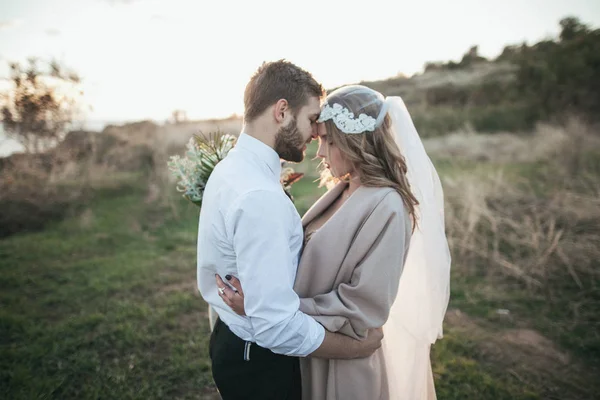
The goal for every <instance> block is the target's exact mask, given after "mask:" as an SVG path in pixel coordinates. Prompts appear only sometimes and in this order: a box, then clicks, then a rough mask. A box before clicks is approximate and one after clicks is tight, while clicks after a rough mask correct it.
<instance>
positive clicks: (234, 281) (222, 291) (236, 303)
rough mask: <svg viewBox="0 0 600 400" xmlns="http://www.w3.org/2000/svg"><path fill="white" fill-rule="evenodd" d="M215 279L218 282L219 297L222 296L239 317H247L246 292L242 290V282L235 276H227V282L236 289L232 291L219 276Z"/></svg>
mask: <svg viewBox="0 0 600 400" xmlns="http://www.w3.org/2000/svg"><path fill="white" fill-rule="evenodd" d="M215 278H216V280H217V288H218V291H219V296H221V299H223V301H224V302H225V304H227V305H228V306H229V308H231V309H232V310H233V311H234V312H235V313H236V314H237V315H241V316H246V310H244V291H243V290H242V284H241V283H240V280H239V279H238V278H236V277H235V276H233V275H225V278H226V279H227V281H228V282H229V283H230V284H231V286H233V287H234V289H231V287H229V285H227V284H226V283H225V282H223V279H221V277H220V276H219V275H218V274H217V275H215Z"/></svg>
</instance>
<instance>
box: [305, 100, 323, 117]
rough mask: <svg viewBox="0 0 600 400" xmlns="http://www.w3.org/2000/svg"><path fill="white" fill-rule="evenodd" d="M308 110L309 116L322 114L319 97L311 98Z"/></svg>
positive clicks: (307, 106)
mask: <svg viewBox="0 0 600 400" xmlns="http://www.w3.org/2000/svg"><path fill="white" fill-rule="evenodd" d="M306 110H307V111H308V113H309V114H320V113H321V101H320V100H319V98H318V97H311V98H310V99H309V100H308V104H307V105H306Z"/></svg>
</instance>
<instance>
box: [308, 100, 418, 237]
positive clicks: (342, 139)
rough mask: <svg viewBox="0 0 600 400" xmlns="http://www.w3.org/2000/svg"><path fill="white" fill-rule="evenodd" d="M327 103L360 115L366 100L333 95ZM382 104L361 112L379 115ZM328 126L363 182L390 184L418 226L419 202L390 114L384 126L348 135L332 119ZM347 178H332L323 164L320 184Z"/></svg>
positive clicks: (331, 141) (331, 138)
mask: <svg viewBox="0 0 600 400" xmlns="http://www.w3.org/2000/svg"><path fill="white" fill-rule="evenodd" d="M327 102H328V103H330V104H333V103H338V104H341V105H342V106H343V107H346V108H348V109H349V110H350V111H351V112H353V113H354V114H355V115H358V114H359V113H358V112H356V111H355V110H357V109H358V108H359V105H360V104H361V103H364V99H361V95H360V94H356V95H352V96H345V97H344V98H343V99H342V98H336V96H330V97H328V98H327ZM380 107H381V105H380V104H379V105H378V104H377V103H376V104H373V105H370V106H367V107H363V108H361V109H360V113H364V114H367V115H370V116H372V117H373V118H377V116H378V114H379V108H380ZM325 127H326V129H327V137H328V140H329V143H330V144H333V145H334V146H336V147H337V148H338V149H339V150H340V153H341V155H342V158H343V159H344V160H346V161H347V162H349V163H350V164H351V165H352V168H353V169H354V171H355V172H356V173H357V174H358V176H359V178H360V183H361V185H363V186H369V187H391V188H394V189H395V190H396V191H397V192H398V194H400V197H402V201H403V202H404V205H405V206H406V208H407V210H408V213H409V215H410V217H411V219H412V226H413V230H414V229H415V227H416V226H417V218H416V214H415V213H416V207H417V205H418V204H419V202H418V200H417V198H416V197H415V196H414V195H413V193H412V191H411V189H410V184H409V182H408V179H407V177H406V173H407V167H406V161H405V159H404V156H403V155H402V153H401V152H400V149H399V148H398V145H397V144H396V141H395V140H394V132H393V130H392V120H391V118H390V116H389V115H386V116H385V118H384V120H383V123H382V124H381V126H379V127H378V128H376V129H375V130H374V131H373V132H368V131H367V132H364V133H361V134H347V133H344V132H342V131H340V130H339V129H338V127H337V126H336V125H335V123H334V122H333V120H331V119H330V120H328V121H325ZM329 147H330V146H328V149H329ZM321 165H323V164H321ZM346 177H347V176H346ZM346 177H341V178H336V177H333V176H332V175H331V173H330V171H329V170H328V169H326V168H323V167H322V168H321V184H320V186H327V187H330V186H331V185H332V184H335V183H337V182H339V181H340V180H345V178H346Z"/></svg>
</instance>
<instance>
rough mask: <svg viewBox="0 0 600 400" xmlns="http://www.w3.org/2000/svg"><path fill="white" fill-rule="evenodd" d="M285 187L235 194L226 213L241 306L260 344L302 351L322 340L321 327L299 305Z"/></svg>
mask: <svg viewBox="0 0 600 400" xmlns="http://www.w3.org/2000/svg"><path fill="white" fill-rule="evenodd" d="M287 201H288V200H287V199H285V198H284V197H283V193H277V192H275V191H267V190H257V191H254V192H250V193H247V194H245V195H243V196H242V197H241V198H240V199H238V200H237V201H236V202H235V204H234V205H233V206H232V208H231V209H230V211H229V212H228V214H227V215H226V217H225V218H226V219H225V223H226V227H227V230H228V232H227V235H228V237H230V238H232V242H233V248H234V251H235V254H236V264H237V269H238V273H239V278H240V280H241V281H242V282H244V292H245V299H244V307H245V312H246V315H247V318H248V320H249V322H250V324H251V325H252V328H253V331H254V340H255V341H256V343H257V344H258V345H259V346H262V347H266V348H268V349H270V350H272V351H273V352H275V353H279V354H285V355H295V356H306V355H308V354H310V353H312V352H313V351H315V350H316V349H317V348H318V347H319V346H321V344H322V342H323V340H324V338H325V329H324V328H323V327H322V326H321V325H320V324H319V323H317V322H316V321H315V320H314V319H313V318H310V317H309V316H308V315H306V314H304V313H301V312H300V311H299V305H300V300H299V298H298V295H297V294H296V293H295V292H294V290H293V283H294V278H295V276H294V268H293V265H292V263H293V262H294V258H295V257H296V256H295V255H293V254H291V251H290V243H289V239H290V235H291V230H292V229H293V224H294V223H295V221H294V220H293V215H292V213H291V210H290V209H289V204H287Z"/></svg>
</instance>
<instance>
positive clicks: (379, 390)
mask: <svg viewBox="0 0 600 400" xmlns="http://www.w3.org/2000/svg"><path fill="white" fill-rule="evenodd" d="M346 185H347V184H346V183H340V184H338V185H336V186H335V187H334V188H332V189H331V190H329V191H328V192H327V193H325V194H324V195H323V196H322V197H321V198H320V199H319V200H318V201H317V202H316V203H315V204H314V205H313V206H312V207H311V209H310V210H308V211H307V213H306V215H305V216H304V218H303V219H302V224H303V226H304V227H305V228H306V226H307V225H308V224H309V223H310V222H311V221H312V220H313V219H315V218H316V217H318V216H319V215H320V214H321V213H322V212H323V211H325V210H326V209H327V208H328V207H329V206H330V205H331V204H332V203H333V202H334V201H335V200H336V199H337V198H338V196H339V195H340V193H341V192H342V191H343V190H344V188H345V187H346ZM410 236H411V222H410V217H409V215H408V212H407V211H406V208H405V206H404V203H403V202H402V198H401V197H400V195H399V194H398V193H397V192H396V191H395V190H393V189H391V188H370V187H364V186H361V187H359V188H358V189H357V190H356V191H355V192H354V193H353V194H352V196H350V198H349V199H348V200H346V202H345V203H344V204H343V205H342V206H341V207H340V209H339V210H338V211H337V212H336V213H335V214H334V215H333V216H332V217H331V218H330V219H329V220H328V221H327V222H326V223H325V224H324V225H323V226H322V227H321V228H320V229H318V231H316V232H315V233H314V234H313V235H312V236H311V238H310V240H309V241H308V243H307V244H306V246H305V248H304V251H303V253H302V258H301V261H300V266H299V268H298V274H297V276H296V283H295V286H294V289H295V290H296V292H297V293H298V295H299V296H300V297H301V302H300V310H301V311H303V312H304V313H306V314H309V315H311V316H313V317H314V318H315V319H316V320H317V321H318V322H319V323H321V324H322V325H323V326H324V327H325V328H326V329H327V330H329V331H331V332H340V333H343V334H345V335H348V336H351V337H353V338H356V339H363V338H365V337H366V334H367V330H368V329H369V328H376V327H381V326H382V325H383V324H384V323H385V322H386V320H387V318H388V315H389V310H390V308H391V306H392V303H393V301H394V299H395V298H396V294H397V291H398V285H399V280H400V275H401V273H402V268H403V265H404V261H405V258H406V253H407V250H408V245H409V241H410ZM384 340H385V339H384ZM384 362H385V361H384V358H383V351H382V350H381V349H379V350H378V351H376V352H375V353H374V354H373V355H372V356H371V357H368V358H363V359H356V360H337V359H336V360H328V359H320V358H314V357H308V358H304V359H301V369H302V390H303V398H304V399H305V400H306V399H312V400H319V399H328V400H333V399H344V400H351V399H364V400H367V399H368V400H377V399H381V400H383V399H388V398H389V394H388V392H387V377H386V375H385V364H384Z"/></svg>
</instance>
